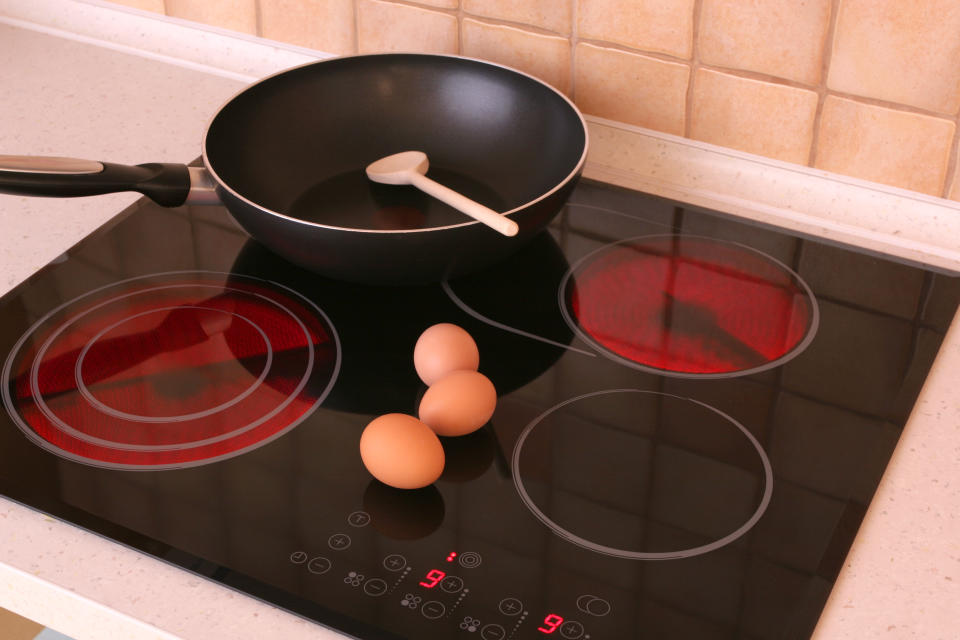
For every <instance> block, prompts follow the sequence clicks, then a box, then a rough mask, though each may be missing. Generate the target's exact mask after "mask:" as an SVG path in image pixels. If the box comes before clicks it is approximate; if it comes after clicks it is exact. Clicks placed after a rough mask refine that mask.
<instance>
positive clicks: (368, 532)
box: [288, 509, 616, 640]
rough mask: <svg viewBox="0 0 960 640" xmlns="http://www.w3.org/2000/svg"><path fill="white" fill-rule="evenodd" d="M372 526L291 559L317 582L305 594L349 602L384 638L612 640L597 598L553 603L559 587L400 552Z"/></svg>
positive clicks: (497, 564)
mask: <svg viewBox="0 0 960 640" xmlns="http://www.w3.org/2000/svg"><path fill="white" fill-rule="evenodd" d="M370 522H371V517H370V514H368V513H367V512H366V511H363V510H360V509H358V510H356V511H353V512H352V513H350V514H349V515H347V516H346V518H345V519H344V525H345V526H344V527H343V528H342V529H341V530H339V531H335V532H331V533H330V534H329V535H328V536H327V537H326V538H325V539H323V540H321V544H319V545H314V546H313V547H312V548H310V549H295V550H293V551H291V552H290V553H289V557H288V559H289V563H290V564H291V565H294V566H296V567H299V568H300V569H302V571H303V574H302V576H301V578H303V579H305V580H310V581H315V582H316V584H315V585H312V586H313V587H314V588H315V589H318V590H322V591H323V592H324V593H326V594H329V596H328V597H330V598H331V604H333V603H336V605H337V606H338V608H343V606H344V605H343V604H342V603H344V602H349V601H351V600H353V601H355V602H356V603H357V605H361V606H364V608H365V610H366V613H365V614H364V615H367V616H369V615H370V614H369V612H370V611H376V613H377V615H378V616H380V617H381V620H383V621H385V622H387V624H386V626H387V628H391V629H398V630H403V629H409V630H411V631H412V630H414V629H416V630H417V631H415V632H414V635H415V636H416V637H431V638H432V637H436V638H449V637H463V638H478V639H480V640H513V639H523V638H527V639H530V638H563V639H564V640H581V639H583V640H590V639H591V638H593V639H595V640H596V639H600V638H606V637H616V636H615V634H613V635H611V631H613V630H614V629H615V625H616V623H615V622H614V621H613V619H614V618H615V611H614V609H615V607H614V604H613V602H612V601H611V599H610V598H609V597H607V596H606V594H602V592H601V591H600V590H598V589H597V588H593V589H591V590H584V591H583V592H580V593H576V594H569V593H568V594H565V597H564V596H556V597H555V596H554V595H553V594H552V592H553V591H555V590H556V587H557V585H556V584H555V583H550V582H549V578H547V577H545V576H541V577H540V578H539V580H533V581H531V580H524V575H523V572H522V567H521V564H522V563H520V562H517V563H516V564H513V565H511V564H510V563H509V562H505V561H503V560H501V559H500V558H499V557H498V556H497V554H496V552H495V551H490V550H483V551H478V550H476V549H471V548H462V549H460V548H458V549H444V550H442V551H440V550H439V549H436V548H433V549H429V548H425V547H427V545H426V544H425V542H426V541H425V540H417V541H414V542H411V543H408V544H406V545H405V544H403V543H402V542H400V541H396V540H384V539H382V538H380V537H379V536H378V535H377V534H376V532H375V531H374V530H373V529H372V527H369V526H368V525H369V524H370ZM378 548H379V553H378V552H377V551H375V549H378ZM545 580H546V581H545ZM594 584H595V586H602V585H599V584H598V583H597V582H596V581H594ZM585 588H586V587H585ZM370 601H377V604H376V606H375V607H372V608H371V607H370V605H371V602H370Z"/></svg>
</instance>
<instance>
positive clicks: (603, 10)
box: [577, 0, 694, 58]
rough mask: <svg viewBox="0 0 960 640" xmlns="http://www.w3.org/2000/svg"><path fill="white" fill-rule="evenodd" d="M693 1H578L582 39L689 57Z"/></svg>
mask: <svg viewBox="0 0 960 640" xmlns="http://www.w3.org/2000/svg"><path fill="white" fill-rule="evenodd" d="M693 4H694V0H577V29H578V33H579V36H580V37H581V38H588V39H592V40H604V41H607V42H612V43H616V44H621V45H625V46H627V47H631V48H634V49H640V50H643V51H654V52H659V53H666V54H669V55H673V56H677V57H680V58H689V57H690V55H691V51H692V47H693Z"/></svg>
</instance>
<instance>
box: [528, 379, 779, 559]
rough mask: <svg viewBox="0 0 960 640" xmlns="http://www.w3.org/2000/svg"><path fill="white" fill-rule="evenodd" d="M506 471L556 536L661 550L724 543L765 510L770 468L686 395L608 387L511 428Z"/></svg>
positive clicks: (630, 552) (725, 419)
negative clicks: (513, 437)
mask: <svg viewBox="0 0 960 640" xmlns="http://www.w3.org/2000/svg"><path fill="white" fill-rule="evenodd" d="M512 465H513V482H514V486H515V488H516V490H517V493H518V494H519V496H520V499H521V500H522V501H523V503H524V504H525V505H526V507H527V508H528V509H529V510H530V512H531V513H532V514H533V515H534V516H535V517H536V518H537V519H538V520H540V521H541V522H542V523H543V524H544V525H546V526H547V527H548V528H549V529H550V530H551V531H553V532H554V533H555V534H556V535H557V536H559V537H560V538H563V539H564V540H567V541H568V542H571V543H573V544H575V545H577V546H579V547H582V548H584V549H588V550H590V551H594V552H597V553H600V554H603V555H608V556H614V557H618V558H627V559H632V560H671V559H677V558H689V557H692V556H697V555H701V554H704V553H707V552H709V551H713V550H715V549H719V548H721V547H723V546H726V545H728V544H731V543H733V542H734V541H736V540H737V539H738V538H740V537H741V536H743V535H744V534H745V533H747V531H749V530H750V529H751V528H752V527H753V526H754V525H755V524H756V523H757V522H758V521H759V520H760V518H761V517H762V516H763V514H764V512H765V511H766V509H767V506H768V505H769V503H770V497H771V495H772V492H773V469H772V467H771V465H770V460H769V458H768V457H767V454H766V452H765V451H764V449H763V447H762V446H761V444H760V442H759V441H758V440H757V439H756V437H754V435H753V434H751V433H750V432H749V431H748V430H747V429H746V428H745V427H744V426H743V425H741V424H740V423H739V422H737V421H736V420H734V419H733V418H732V417H730V416H729V415H727V414H725V413H723V412H721V411H719V410H717V409H715V408H713V407H711V406H709V405H707V404H704V403H702V402H698V401H696V400H692V399H690V398H682V397H679V396H674V395H670V394H665V393H659V392H655V391H644V390H640V389H609V390H604V391H595V392H593V393H587V394H584V395H581V396H578V397H576V398H572V399H570V400H567V401H565V402H563V403H561V404H559V405H556V406H554V407H552V408H550V409H549V410H547V411H545V412H544V413H542V414H541V415H540V416H538V417H537V418H536V419H534V420H533V422H531V423H530V424H529V425H527V426H526V428H524V430H523V431H522V432H521V434H520V436H519V438H518V440H517V442H516V444H515V445H514V449H513V456H512Z"/></svg>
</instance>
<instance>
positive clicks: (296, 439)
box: [0, 181, 960, 640]
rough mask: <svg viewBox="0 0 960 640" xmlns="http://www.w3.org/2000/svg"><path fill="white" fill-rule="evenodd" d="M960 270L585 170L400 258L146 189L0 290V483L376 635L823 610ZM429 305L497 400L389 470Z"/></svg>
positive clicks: (663, 626) (598, 639)
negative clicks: (490, 221)
mask: <svg viewBox="0 0 960 640" xmlns="http://www.w3.org/2000/svg"><path fill="white" fill-rule="evenodd" d="M370 259H376V257H375V256H371V257H370ZM958 299H960V283H958V279H957V278H956V277H952V276H949V275H944V274H939V273H933V272H930V271H926V270H924V269H921V268H918V267H916V266H911V265H907V264H902V263H899V262H895V261H892V260H889V259H884V258H879V257H875V256H870V255H866V254H863V253H858V252H854V251H850V250H848V249H844V248H839V247H836V246H832V245H829V244H826V243H823V242H821V241H817V240H811V239H803V238H799V237H796V236H793V235H789V234H785V233H782V232H779V231H775V230H771V229H767V228H762V227H759V226H753V225H749V224H746V223H744V222H742V221H737V220H734V219H731V218H728V217H724V216H721V215H720V214H714V213H712V212H707V211H702V210H698V209H694V208H691V207H687V206H683V205H677V204H675V203H671V202H667V201H664V200H660V199H656V198H653V197H650V196H646V195H642V194H639V193H635V192H631V191H628V190H623V189H618V188H614V187H610V186H607V185H601V184H597V183H592V182H589V181H584V182H582V183H581V184H580V186H579V187H578V188H577V190H576V191H575V192H574V194H573V197H572V199H571V202H570V204H568V205H567V206H566V207H565V208H564V210H563V211H562V212H561V213H560V215H559V216H558V217H557V219H556V221H555V222H554V223H553V224H552V225H551V226H550V228H549V231H548V232H546V233H544V234H541V235H540V236H539V237H537V238H535V239H534V240H533V241H532V242H531V243H530V244H529V245H527V246H525V247H524V248H523V249H521V250H520V251H519V252H518V253H516V254H515V255H514V256H512V257H510V258H508V259H507V260H505V261H504V262H502V263H501V264H498V265H496V266H495V267H493V268H491V269H489V270H486V271H483V272H480V273H476V274H472V275H469V276H465V277H461V278H458V279H456V280H452V281H449V282H443V283H440V284H437V285H430V286H418V287H401V288H386V287H372V286H360V285H352V284H346V283H341V282H335V281H331V280H327V279H324V278H320V277H317V276H314V275H312V274H309V273H306V272H304V271H302V270H300V269H299V268H297V267H294V266H291V265H290V264H287V263H285V262H284V261H282V260H281V259H280V258H278V257H276V256H274V255H272V254H271V253H270V252H269V251H267V250H266V249H264V248H263V247H261V246H260V245H258V244H257V243H255V242H254V241H252V240H250V239H249V238H248V237H247V236H246V235H245V234H244V233H243V232H242V231H240V230H239V228H238V227H236V226H235V225H234V224H233V223H232V221H231V220H230V218H229V216H228V214H227V213H226V211H225V210H223V209H222V208H219V207H210V208H190V207H183V208H179V209H171V210H167V209H163V208H161V207H158V206H155V205H153V204H150V203H148V202H139V203H137V204H136V205H134V206H133V207H131V208H130V209H129V210H128V211H126V212H124V214H121V215H120V216H118V217H117V219H116V220H115V221H114V222H113V223H111V224H110V225H108V227H107V228H104V229H101V230H99V231H98V232H96V233H94V234H93V235H92V236H91V237H89V238H87V239H86V240H84V241H83V242H81V243H80V244H79V245H78V246H77V247H75V248H74V249H72V250H71V251H70V252H68V254H67V255H66V256H65V259H63V260H59V261H57V262H56V263H55V264H52V265H50V266H48V267H47V268H45V269H44V270H42V271H41V272H40V273H38V274H36V275H35V276H33V277H32V278H30V279H29V280H28V281H27V282H26V283H24V284H23V285H21V286H19V287H18V288H16V289H15V290H14V291H12V292H11V293H10V294H8V295H7V296H5V297H4V298H3V299H2V300H0V320H2V323H0V361H2V362H3V363H4V364H3V370H2V389H0V391H2V397H3V403H4V407H5V409H6V411H3V412H0V491H2V493H3V494H4V495H6V496H8V497H10V498H11V499H14V500H17V501H20V502H22V503H24V504H27V505H29V506H32V507H34V508H36V509H39V510H41V511H44V512H47V513H49V514H51V515H53V516H55V517H58V518H62V519H64V520H67V521H69V522H73V523H75V524H77V525H79V526H82V527H85V528H87V529H89V530H92V531H95V532H97V533H100V534H102V535H104V536H107V537H109V538H112V539H114V540H118V541H120V542H122V543H124V544H127V545H130V546H133V547H135V548H137V549H140V550H142V551H144V552H146V553H149V554H152V555H154V556H156V557H159V558H162V559H164V560H167V561H169V562H171V563H174V564H176V565H178V566H181V567H183V568H185V569H187V570H190V571H193V572H195V573H197V574H200V575H202V576H205V577H207V578H209V579H212V580H216V581H218V582H220V583H223V584H225V585H228V586H230V587H233V588H235V589H238V590H241V591H243V592H246V593H248V594H250V595H253V596H255V597H258V598H262V599H265V600H268V601H270V602H272V603H274V604H276V605H278V606H281V607H284V608H286V609H288V610H290V611H292V612H295V613H297V614H299V615H302V616H304V617H307V618H310V619H312V620H315V621H317V622H319V623H321V624H323V625H326V626H329V627H332V628H334V629H337V630H339V631H341V632H342V633H345V634H347V635H350V636H354V637H357V638H363V639H380V638H384V639H385V638H407V639H414V638H417V639H420V638H443V639H449V638H463V639H464V640H472V639H482V640H524V639H534V638H547V637H553V638H564V639H566V640H579V639H581V638H583V639H592V640H603V639H607V638H611V639H614V638H658V639H662V638H667V639H669V638H683V639H686V638H705V639H713V638H751V639H762V638H803V637H807V636H808V635H809V634H810V632H811V631H812V630H813V628H814V626H815V624H816V622H817V619H818V617H819V615H820V612H821V611H822V608H823V606H824V603H825V601H826V598H827V595H828V593H829V591H830V589H831V586H832V584H833V582H834V580H835V579H836V576H837V573H838V572H839V570H840V567H841V565H842V563H843V560H844V557H845V555H846V553H847V551H848V550H849V547H850V544H851V542H852V540H853V538H854V535H855V534H856V531H857V529H858V527H859V525H860V522H861V520H862V518H863V515H864V512H865V510H866V507H867V505H868V504H869V502H870V500H871V498H872V496H873V493H874V491H875V489H876V486H877V483H878V482H879V479H880V475H881V474H882V472H883V470H884V468H885V467H886V465H887V462H888V461H889V458H890V455H891V453H892V451H893V449H894V447H895V446H896V443H897V440H898V438H899V434H900V430H901V429H902V427H903V425H904V423H905V422H906V419H907V417H908V415H909V412H910V409H911V407H912V406H913V403H914V402H915V400H916V397H917V394H918V393H919V389H920V386H921V384H922V382H923V380H924V378H925V377H926V375H927V373H928V371H929V368H930V366H931V364H932V361H933V358H934V356H935V354H936V352H937V350H938V348H939V345H940V343H941V341H942V339H943V335H944V333H945V330H946V327H947V325H948V323H949V321H950V319H951V317H952V314H953V312H954V310H955V309H956V306H957V301H958ZM437 322H453V323H455V324H458V325H460V326H462V327H464V328H465V329H467V330H468V331H469V332H470V333H471V334H472V335H473V336H474V338H475V339H476V341H477V343H478V346H479V350H480V353H481V362H480V371H481V372H482V373H484V374H485V375H487V376H488V377H489V378H490V379H491V380H492V381H493V383H494V385H495V386H496V388H497V391H498V396H499V400H498V406H497V410H496V412H495V414H494V416H493V418H492V419H491V421H490V422H489V423H488V424H487V425H486V426H485V427H484V428H482V429H481V430H480V431H478V432H476V433H474V434H472V435H470V436H466V437H463V438H446V439H443V445H444V449H445V453H446V458H447V466H446V468H445V470H444V473H443V475H442V476H441V478H440V479H439V480H438V481H437V482H436V483H435V484H434V485H432V486H430V487H428V488H426V489H421V490H417V491H401V490H396V489H391V488H390V487H387V486H385V485H382V484H380V483H379V482H377V481H375V480H373V479H372V478H371V476H370V475H369V474H368V473H367V472H366V471H365V470H364V468H363V466H362V464H361V462H360V456H359V449H358V446H359V437H360V432H361V431H362V429H363V427H364V426H365V425H366V424H367V423H368V422H369V421H370V420H371V419H372V418H373V417H375V416H377V415H380V414H383V413H388V412H401V413H409V414H416V409H417V404H418V401H419V398H420V397H421V396H422V394H423V392H424V391H425V388H424V386H423V384H422V383H421V382H420V380H419V379H418V378H417V376H416V373H415V371H414V369H413V364H412V351H413V345H414V343H415V341H416V338H417V336H419V334H420V333H421V332H422V331H423V330H424V329H425V328H426V327H428V326H430V325H432V324H435V323H437Z"/></svg>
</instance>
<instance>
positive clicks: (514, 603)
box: [500, 598, 523, 616]
mask: <svg viewBox="0 0 960 640" xmlns="http://www.w3.org/2000/svg"><path fill="white" fill-rule="evenodd" d="M521 611H523V603H522V602H520V601H519V600H517V599H516V598H504V599H503V600H501V601H500V613H502V614H503V615H505V616H515V615H517V614H519V613H520V612H521Z"/></svg>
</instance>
